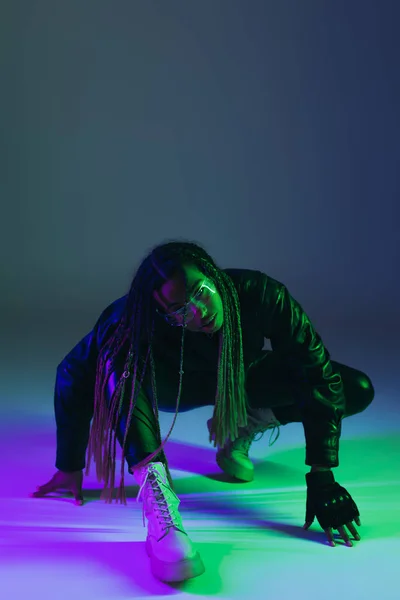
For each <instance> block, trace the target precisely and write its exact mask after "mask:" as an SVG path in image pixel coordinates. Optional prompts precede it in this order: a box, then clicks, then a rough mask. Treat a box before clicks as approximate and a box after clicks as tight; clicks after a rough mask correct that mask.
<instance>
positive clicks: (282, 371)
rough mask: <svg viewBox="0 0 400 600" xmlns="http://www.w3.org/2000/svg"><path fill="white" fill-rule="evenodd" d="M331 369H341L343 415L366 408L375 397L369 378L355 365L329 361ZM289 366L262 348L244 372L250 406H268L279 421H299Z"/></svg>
mask: <svg viewBox="0 0 400 600" xmlns="http://www.w3.org/2000/svg"><path fill="white" fill-rule="evenodd" d="M332 367H333V370H334V371H337V372H339V373H340V375H341V377H342V381H343V387H344V393H345V397H346V410H345V415H344V416H345V417H349V416H351V415H355V414H357V413H360V412H362V411H363V410H365V409H366V408H367V407H368V406H369V405H370V404H371V402H372V400H373V399H374V394H375V392H374V387H373V385H372V382H371V380H370V378H369V377H368V376H367V375H366V374H365V373H363V372H362V371H358V370H357V369H353V368H352V367H348V366H347V365H343V364H341V363H338V362H336V361H332ZM290 377H291V375H290V370H289V367H288V366H287V365H286V364H285V363H284V361H283V360H282V359H281V357H280V356H279V354H278V353H275V352H271V351H264V352H263V354H262V356H260V358H259V359H258V360H257V361H256V362H255V363H253V364H252V365H251V366H250V369H249V371H248V375H247V386H246V387H247V392H248V396H249V404H250V406H251V408H271V409H272V411H273V413H274V414H275V416H276V418H277V419H278V421H279V422H280V423H281V424H282V425H286V424H287V423H293V422H299V423H300V422H301V421H302V419H301V413H300V410H299V408H298V406H297V404H296V398H295V397H294V393H293V384H292V383H291V381H290Z"/></svg>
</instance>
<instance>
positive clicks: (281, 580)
mask: <svg viewBox="0 0 400 600" xmlns="http://www.w3.org/2000/svg"><path fill="white" fill-rule="evenodd" d="M336 333H337V332H336ZM48 335H49V336H50V333H48ZM69 335H72V334H68V335H64V336H63V339H61V338H60V337H59V336H57V340H56V342H55V341H54V338H53V339H52V338H50V337H46V336H45V338H42V339H41V340H40V344H41V346H40V347H42V348H47V352H46V351H45V350H43V351H39V350H37V348H38V339H39V338H38V334H37V332H36V333H35V332H32V336H31V337H29V339H25V342H24V356H23V357H21V354H20V353H19V350H18V349H19V348H20V347H21V344H22V340H20V341H18V339H16V338H15V337H13V338H11V337H10V338H9V342H8V343H7V344H6V345H5V347H4V349H3V350H2V353H3V356H6V357H8V361H7V362H6V363H5V362H4V361H3V376H2V388H1V406H0V410H1V415H0V416H1V420H0V422H1V426H0V427H1V437H0V455H1V456H2V457H3V461H2V465H3V467H2V478H1V488H0V505H1V511H0V515H1V516H0V537H1V544H0V554H1V560H0V581H1V591H0V598H5V597H7V598H8V597H12V598H13V600H19V599H22V598H29V599H30V600H35V599H36V598H37V599H38V600H39V599H40V600H47V599H49V600H50V599H51V600H54V598H57V600H64V599H65V600H71V598H74V599H75V600H81V599H85V600H91V599H92V598H93V600H101V599H103V598H104V599H107V600H112V599H120V598H152V597H156V596H161V595H169V594H172V595H175V596H177V597H179V598H180V597H182V598H184V597H189V596H190V597H192V598H193V597H196V598H203V597H209V596H214V597H218V598H250V597H253V596H254V597H257V598H274V599H275V598H285V599H289V598H296V599H297V600H302V599H305V598H319V597H323V598H324V600H331V599H332V600H333V599H335V600H336V598H337V597H338V594H339V593H340V594H342V595H343V597H344V598H352V600H355V599H360V600H361V599H362V600H369V599H372V598H373V599H374V600H375V599H376V598H379V599H380V600H395V599H396V600H398V599H399V598H400V589H399V584H398V581H399V575H398V565H399V559H400V500H399V499H400V471H399V462H400V461H399V459H400V436H399V433H400V419H399V416H400V409H399V401H398V400H399V399H398V384H399V381H398V368H397V365H398V359H399V355H398V352H396V351H395V350H396V346H395V344H394V343H393V342H392V343H391V342H390V340H389V339H388V340H386V341H385V343H383V342H382V341H381V342H379V343H378V342H377V340H376V337H375V339H374V343H373V344H372V343H370V341H369V339H361V337H359V338H357V335H356V333H354V332H353V335H352V336H350V337H351V340H352V342H351V343H350V342H347V343H344V335H343V333H342V334H337V335H336V337H335V336H334V335H331V337H330V340H329V344H328V346H329V348H330V351H331V354H332V356H333V358H335V359H336V360H339V361H340V362H347V363H348V364H350V365H351V366H355V367H357V368H360V369H362V370H364V371H366V372H368V374H369V375H370V377H371V378H372V380H373V382H374V385H375V388H376V399H375V401H374V403H373V404H372V405H371V407H370V408H369V409H368V410H367V411H366V412H365V413H363V414H361V415H359V416H357V417H353V418H351V419H348V420H346V421H345V422H344V424H343V435H342V440H341V449H340V467H339V468H337V469H335V476H336V479H337V480H338V481H339V482H340V483H341V484H342V485H344V486H345V487H346V488H347V489H348V490H349V491H350V493H351V494H352V495H353V497H354V499H355V501H356V502H357V504H358V507H359V509H360V513H361V522H362V527H361V528H360V534H361V537H362V540H361V541H360V542H357V543H355V545H354V547H353V548H347V547H345V546H344V545H343V544H342V543H340V542H338V545H337V547H336V548H330V547H328V546H327V544H326V541H325V537H324V534H323V532H322V531H321V529H320V528H319V526H318V524H314V525H313V526H312V528H311V530H310V531H308V532H305V531H303V530H302V525H303V523H304V513H305V480H304V474H305V472H306V471H307V469H308V468H307V467H306V466H305V465H304V437H303V431H302V427H301V425H299V424H292V425H288V426H286V427H284V428H282V430H281V435H280V438H279V440H278V441H277V442H276V444H275V445H274V446H273V447H272V448H269V447H268V436H267V435H265V436H264V438H263V439H262V440H261V441H260V442H258V443H256V444H254V445H253V448H252V452H251V456H252V458H253V459H254V461H255V465H256V466H255V469H256V478H255V481H254V482H252V483H249V484H232V483H229V482H227V481H225V479H224V476H223V475H222V474H221V472H220V471H219V469H218V467H217V465H216V464H215V450H214V449H213V448H212V447H211V446H210V445H209V444H208V441H207V431H206V420H207V418H208V417H209V416H210V415H211V408H206V409H200V410H197V411H193V412H191V413H184V414H181V415H179V417H178V422H177V425H176V427H175V430H174V433H173V439H172V440H171V442H169V443H168V445H167V455H168V457H169V460H170V464H171V467H172V474H173V477H174V479H175V483H176V492H177V494H178V496H179V497H180V499H181V513H182V515H183V519H184V524H185V526H186V529H187V531H188V533H189V535H190V536H191V538H192V540H193V541H194V542H195V543H196V545H197V547H198V549H199V551H200V553H201V555H202V558H203V561H204V563H205V566H206V573H205V574H204V575H202V576H201V577H199V578H197V579H194V580H192V581H190V582H187V583H186V584H184V585H181V586H175V587H173V586H168V585H164V584H162V583H159V582H157V581H155V580H154V579H153V578H152V576H151V574H150V570H149V565H148V559H147V555H146V554H145V550H144V543H143V542H144V539H145V535H146V529H145V528H144V527H143V525H142V506H141V504H138V503H137V502H136V495H137V492H138V487H137V486H136V485H133V481H132V485H129V486H128V489H127V491H128V506H127V507H125V506H121V505H116V504H113V505H106V504H104V503H103V501H101V500H100V498H99V496H100V489H99V488H100V486H99V484H98V483H97V481H96V479H95V475H94V473H93V472H92V473H91V475H90V476H89V477H87V478H86V479H85V481H84V493H85V498H86V503H85V505H84V506H83V507H76V506H74V504H73V501H72V499H71V498H68V497H61V496H58V497H52V498H44V499H31V498H29V493H30V492H31V491H33V490H34V489H35V488H36V486H37V485H39V484H42V483H44V482H45V481H47V480H48V479H49V478H50V477H51V476H52V474H53V473H54V471H55V469H54V455H55V428H54V421H53V415H52V386H53V382H54V367H55V366H56V364H57V363H58V360H59V359H60V358H61V357H62V356H61V354H60V353H62V352H63V351H64V350H65V351H67V350H68V347H69V346H70V345H71V344H69V343H68V340H69V337H68V336H69ZM389 337H390V336H389ZM11 339H12V340H13V341H11ZM35 344H36V345H35ZM383 349H384V350H383ZM22 358H23V360H22ZM172 416H173V415H169V414H168V415H166V414H162V417H161V418H162V430H163V432H164V433H165V432H166V431H167V430H168V429H169V425H170V423H171V420H172ZM128 481H129V480H128Z"/></svg>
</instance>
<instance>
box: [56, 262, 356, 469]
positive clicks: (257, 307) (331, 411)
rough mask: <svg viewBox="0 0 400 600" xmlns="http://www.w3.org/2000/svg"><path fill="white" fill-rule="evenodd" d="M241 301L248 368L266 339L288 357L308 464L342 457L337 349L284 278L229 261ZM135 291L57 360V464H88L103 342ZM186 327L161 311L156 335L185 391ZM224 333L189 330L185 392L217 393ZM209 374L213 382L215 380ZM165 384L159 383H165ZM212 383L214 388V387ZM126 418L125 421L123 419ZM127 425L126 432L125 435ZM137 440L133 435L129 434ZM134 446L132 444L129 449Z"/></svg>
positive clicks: (159, 354)
mask: <svg viewBox="0 0 400 600" xmlns="http://www.w3.org/2000/svg"><path fill="white" fill-rule="evenodd" d="M224 271H225V272H226V273H227V274H228V275H229V276H230V277H231V279H232V281H233V282H234V285H235V287H236V289H237V292H238V295H239V301H240V309H241V320H242V338H243V354H244V362H245V368H246V370H247V369H248V368H249V366H250V365H251V364H252V363H254V361H257V358H258V357H259V356H260V354H261V353H262V349H263V347H264V342H265V339H268V340H270V344H271V348H272V350H273V351H274V352H278V353H279V354H280V357H281V359H282V360H283V361H286V363H287V365H288V367H289V370H290V375H291V376H290V380H291V381H292V383H293V397H294V399H295V402H296V403H297V405H298V407H299V409H300V411H301V415H302V422H303V426H304V432H305V439H306V460H305V463H306V465H310V466H311V465H313V464H320V465H326V466H330V467H337V466H338V465H339V459H338V454H339V438H340V434H341V421H342V418H343V416H344V411H345V397H344V391H343V382H342V379H341V376H340V374H339V373H338V372H336V371H334V369H333V367H332V362H331V360H330V354H329V352H328V350H327V349H326V347H325V346H324V344H323V342H322V339H321V337H320V336H319V334H318V333H317V332H316V330H315V329H314V327H313V325H312V323H311V321H310V319H309V317H308V316H307V314H306V313H305V311H304V310H303V308H302V307H301V305H300V304H299V303H298V302H297V301H296V300H295V299H294V298H293V297H292V296H291V294H290V293H289V291H288V289H287V288H286V287H285V286H284V285H283V284H282V283H280V282H279V281H277V280H275V279H273V278H271V277H269V276H268V275H266V274H265V273H263V272H261V271H257V270H252V269H224ZM126 300H127V296H123V297H122V298H119V299H118V300H116V301H115V302H113V303H112V304H110V305H109V306H108V307H107V308H106V309H105V310H104V311H103V312H102V314H101V315H100V317H99V319H98V320H97V322H96V324H95V326H94V327H93V329H92V331H91V332H89V333H88V334H87V335H86V336H85V337H84V338H83V339H82V340H81V341H80V342H79V343H78V344H77V345H76V346H75V347H74V348H73V349H72V350H71V351H70V352H69V353H68V354H67V355H66V356H65V358H64V359H63V360H62V361H61V363H60V364H59V366H58V368H57V377H56V384H55V393H54V407H55V416H56V424H57V457H56V467H57V468H58V469H60V470H64V471H75V470H80V469H83V468H84V467H85V453H86V447H87V443H88V437H89V429H90V421H91V418H92V416H93V403H94V389H95V380H96V369H97V360H98V357H99V353H100V351H101V347H102V346H103V345H104V343H105V342H106V341H107V340H108V339H109V338H110V336H111V335H112V334H113V333H114V332H115V330H116V328H117V326H118V321H119V319H120V317H121V315H122V314H123V311H124V307H125V304H126ZM181 335H182V331H181V328H176V327H170V326H169V325H168V324H167V323H166V322H165V321H164V320H163V319H162V318H161V317H159V316H157V317H156V328H155V335H154V339H153V349H154V358H155V364H156V373H157V378H158V377H159V376H160V377H161V378H162V376H163V373H165V374H167V373H168V374H169V375H168V376H170V377H172V378H173V379H172V383H173V385H175V383H176V387H175V390H176V391H175V395H177V392H178V381H179V358H180V345H181ZM217 339H218V336H214V338H212V339H210V338H209V337H207V336H206V335H203V334H199V333H194V332H189V331H186V333H185V353H184V372H185V375H184V385H183V390H182V394H183V395H185V396H186V397H190V396H191V395H192V394H209V393H213V395H215V386H216V375H217V364H218V343H217ZM124 360H125V357H121V360H120V361H117V363H116V365H115V367H114V371H113V372H109V373H107V377H108V384H107V386H106V393H107V394H108V395H109V397H110V396H111V394H112V392H113V390H114V389H115V385H116V382H117V381H118V379H119V377H121V375H122V370H123V365H124ZM207 382H208V383H207ZM157 385H158V384H157ZM212 389H214V391H213V392H212ZM123 423H124V421H123V420H122V421H121V427H123ZM122 434H123V431H122V430H121V431H119V432H118V438H119V439H121V437H122ZM128 444H129V440H128ZM127 453H128V454H129V448H128V449H127Z"/></svg>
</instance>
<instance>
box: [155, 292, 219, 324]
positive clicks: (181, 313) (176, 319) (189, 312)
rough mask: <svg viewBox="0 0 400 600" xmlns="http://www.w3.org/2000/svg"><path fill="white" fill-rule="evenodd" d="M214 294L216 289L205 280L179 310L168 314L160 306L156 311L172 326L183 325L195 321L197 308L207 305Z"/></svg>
mask: <svg viewBox="0 0 400 600" xmlns="http://www.w3.org/2000/svg"><path fill="white" fill-rule="evenodd" d="M213 294H216V289H215V288H213V287H211V286H210V285H209V283H208V282H205V281H203V283H202V284H201V286H200V288H199V290H198V291H197V292H196V294H195V295H194V296H193V297H192V298H191V299H190V300H189V302H187V303H186V304H185V306H183V307H182V308H180V309H179V310H176V311H175V312H173V313H168V314H166V313H164V312H161V311H160V310H158V308H156V311H157V313H158V314H159V315H160V316H161V317H163V319H165V321H166V322H167V323H168V324H169V325H171V327H183V326H184V325H185V326H186V325H187V324H188V323H190V322H191V321H193V319H194V316H195V312H194V311H195V308H196V307H199V306H205V305H206V304H207V303H208V301H209V299H210V298H211V296H212V295H213Z"/></svg>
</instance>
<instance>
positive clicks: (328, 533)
mask: <svg viewBox="0 0 400 600" xmlns="http://www.w3.org/2000/svg"><path fill="white" fill-rule="evenodd" d="M324 531H325V533H326V537H327V538H328V542H329V545H330V546H332V547H334V546H336V544H335V540H334V539H333V532H332V528H331V527H328V529H324Z"/></svg>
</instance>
